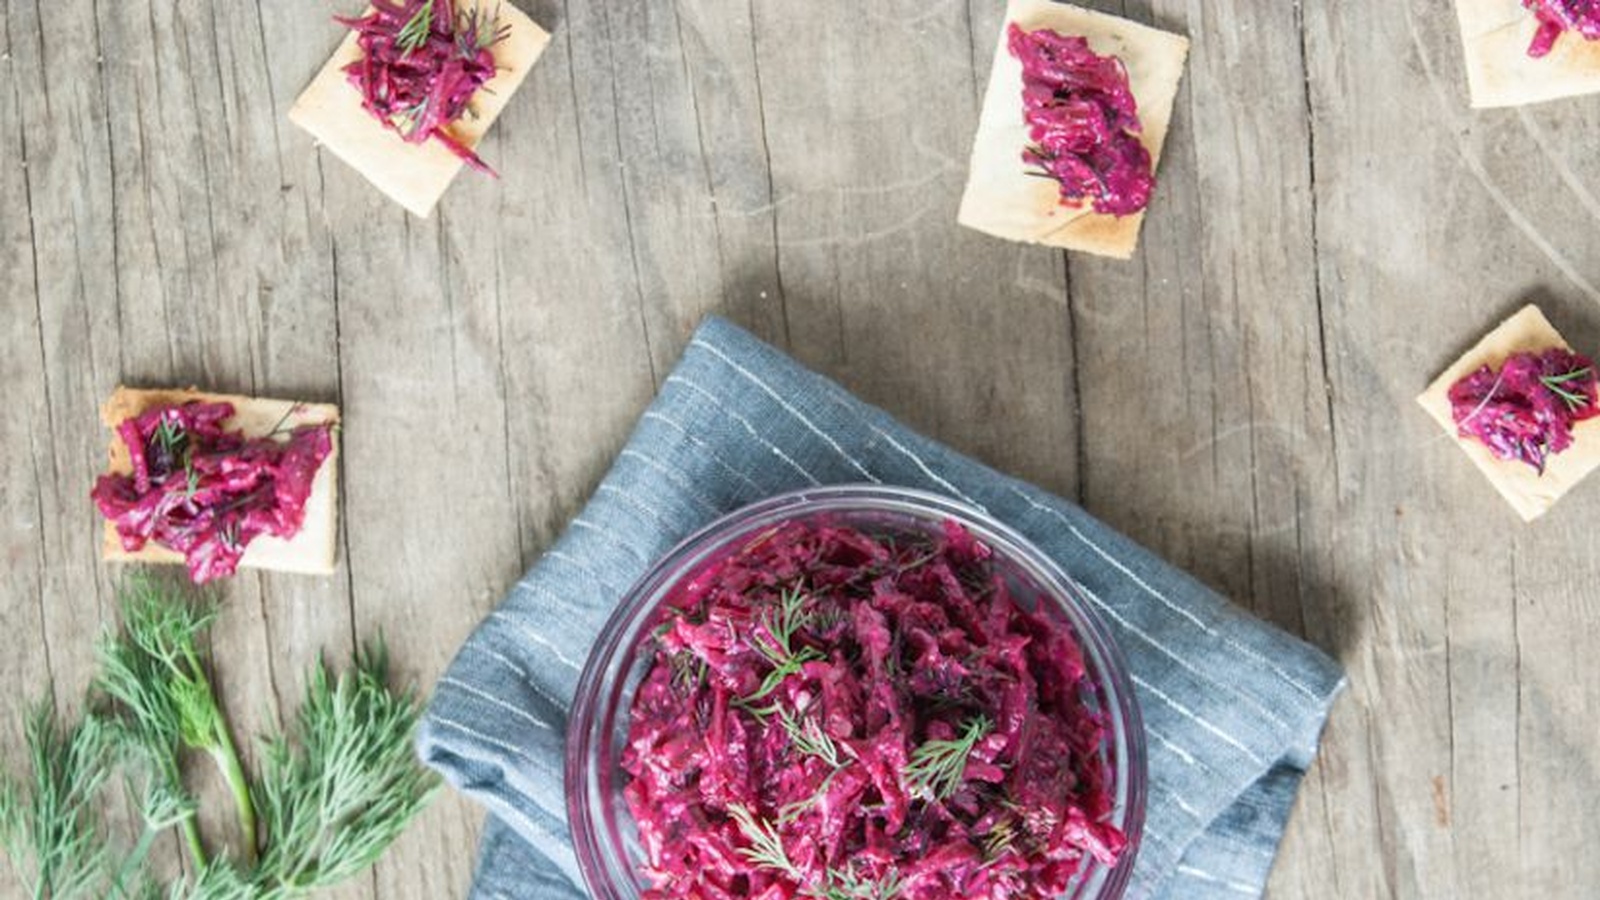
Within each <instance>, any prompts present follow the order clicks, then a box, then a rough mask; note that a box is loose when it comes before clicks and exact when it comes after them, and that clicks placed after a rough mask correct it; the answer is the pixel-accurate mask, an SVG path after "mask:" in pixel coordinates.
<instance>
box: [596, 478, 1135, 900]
mask: <svg viewBox="0 0 1600 900" xmlns="http://www.w3.org/2000/svg"><path fill="white" fill-rule="evenodd" d="M946 519H954V520H956V521H957V522H959V523H960V524H962V525H963V526H965V527H966V528H967V530H968V531H970V532H971V533H972V534H973V535H974V536H975V537H977V538H978V539H979V540H981V541H982V542H983V543H985V544H987V545H988V546H989V547H990V549H992V550H993V551H994V559H995V561H996V565H998V566H1000V567H1001V568H1002V570H1003V571H1005V572H1006V574H1007V575H1008V576H1009V577H1011V578H1012V579H1013V580H1014V584H1013V595H1014V597H1015V598H1016V600H1017V602H1018V603H1019V604H1022V605H1024V606H1026V605H1028V604H1029V602H1030V599H1031V600H1033V601H1034V602H1037V603H1045V604H1048V605H1049V607H1050V608H1051V609H1053V610H1055V611H1056V612H1057V613H1059V619H1060V620H1062V621H1064V622H1065V623H1066V624H1067V625H1068V626H1069V627H1070V628H1071V630H1072V632H1073V636H1074V638H1076V639H1077V641H1078V643H1079V644H1080V645H1081V647H1082V648H1083V656H1084V661H1085V663H1086V665H1087V668H1088V678H1087V679H1086V681H1085V684H1086V689H1085V690H1086V697H1085V699H1086V702H1087V703H1089V704H1090V705H1091V706H1093V707H1097V708H1098V709H1099V711H1100V713H1101V714H1102V715H1103V716H1104V717H1105V720H1106V726H1107V727H1106V739H1105V740H1104V741H1103V742H1102V745H1101V753H1102V754H1103V757H1104V759H1105V761H1106V763H1107V764H1108V766H1109V771H1110V772H1111V795H1112V797H1113V798H1114V801H1115V806H1114V809H1113V813H1112V817H1111V821H1112V823H1113V824H1115V825H1116V826H1117V827H1118V828H1120V829H1121V830H1122V831H1123V833H1124V834H1126V835H1127V836H1128V846H1127V848H1126V850H1125V851H1124V853H1123V855H1122V856H1121V857H1120V858H1119V859H1118V860H1117V863H1116V865H1114V866H1106V865H1104V864H1101V863H1098V862H1095V861H1094V860H1093V859H1092V858H1091V859H1090V860H1089V861H1088V863H1087V864H1086V865H1085V867H1084V869H1083V871H1082V872H1080V873H1079V875H1078V878H1077V880H1076V881H1075V882H1074V886H1073V888H1072V889H1071V890H1069V891H1068V892H1067V893H1066V894H1065V895H1064V896H1063V900H1115V898H1117V897H1120V896H1121V895H1122V892H1123V889H1124V887H1126V885H1127V882H1128V877H1129V875H1130V873H1131V872H1132V870H1133V862H1134V857H1135V856H1137V854H1138V849H1139V838H1140V832H1141V830H1142V827H1143V825H1144V804H1145V755H1144V728H1143V727H1142V725H1141V724H1140V720H1139V711H1138V707H1137V706H1136V705H1135V702H1134V697H1133V690H1132V685H1131V683H1130V682H1129V679H1128V674H1127V665H1126V663H1125V662H1124V660H1123V657H1122V654H1121V652H1120V651H1119V650H1118V649H1117V647H1116V645H1115V644H1114V643H1112V640H1111V637H1110V635H1109V634H1108V633H1107V631H1106V628H1105V626H1104V625H1103V624H1102V623H1101V621H1100V618H1099V616H1098V615H1096V614H1095V612H1094V611H1093V610H1092V609H1090V608H1089V606H1088V604H1087V603H1085V602H1084V601H1083V600H1082V595H1081V592H1080V590H1079V589H1078V588H1077V587H1076V586H1075V585H1074V583H1073V582H1072V580H1071V579H1070V578H1069V577H1067V575H1066V573H1064V572H1062V571H1061V569H1060V568H1059V567H1057V566H1056V565H1055V563H1053V562H1051V561H1050V559H1049V558H1048V557H1046V556H1045V555H1044V554H1043V553H1041V552H1040V551H1039V550H1037V549H1036V548H1034V546H1033V545H1032V544H1031V543H1029V542H1028V540H1027V539H1026V538H1024V537H1022V536H1021V535H1020V534H1018V533H1017V532H1015V531H1013V530H1012V529H1011V528H1009V527H1008V526H1006V525H1003V524H1001V523H999V522H997V521H995V520H994V519H993V518H991V517H990V516H988V515H987V514H985V513H983V512H981V511H979V510H977V509H974V508H972V507H970V506H967V505H965V504H961V503H957V502H955V501H952V500H949V499H947V498H945V497H941V496H939V495H936V494H930V493H926V492H923V491H914V490H908V489H903V488H893V487H884V486H881V485H842V486H837V487H819V488H809V489H805V490H800V491H795V492H792V493H787V494H781V495H778V496H776V497H772V498H770V499H767V500H763V501H761V502H759V503H755V504H752V505H750V506H747V507H744V508H743V509H740V510H736V511H735V512H732V513H730V514H728V515H726V516H724V517H722V518H720V519H718V520H716V521H715V522H712V523H711V524H710V525H707V526H706V527H704V528H702V529H700V530H699V531H698V532H696V533H694V534H693V535H691V536H690V537H689V538H687V539H686V540H684V541H683V543H681V544H679V545H678V546H677V547H676V548H675V549H673V550H672V551H671V552H669V553H667V555H666V556H664V557H662V558H661V559H660V560H659V561H658V562H656V564H655V565H654V566H652V567H651V568H650V570H649V571H648V572H646V573H645V575H644V576H643V577H642V578H641V579H639V581H638V583H636V584H635V585H634V586H633V588H632V589H631V590H629V592H628V593H627V594H626V595H625V596H624V597H623V598H622V600H621V602H620V603H619V604H618V605H617V609H616V611H615V612H613V613H612V615H611V618H610V619H609V620H608V621H607V622H606V625H605V628H604V629H603V630H602V631H601V632H600V637H599V640H598V641H597V642H596V643H595V646H594V650H593V651H592V652H591V653H590V655H589V659H588V662H587V664H586V665H585V666H584V669H583V674H582V675H581V676H580V678H579V680H578V689H577V694H576V697H575V699H574V701H573V706H572V716H571V719H570V724H569V727H568V731H567V758H566V795H567V816H568V821H569V822H570V824H571V829H572V838H573V842H574V844H575V849H576V851H577V859H578V865H579V868H580V869H581V870H582V872H583V877H584V881H585V882H587V884H588V888H589V893H590V894H591V895H592V896H593V897H594V898H595V900H638V898H639V897H640V896H641V894H642V893H643V891H644V890H645V889H646V888H647V887H648V885H647V883H646V882H645V881H644V879H643V876H642V875H641V874H640V864H641V862H642V860H643V850H642V848H641V847H640V845H639V841H638V834H637V831H636V830H635V828H634V825H633V819H632V815H631V814H630V813H629V811H628V808H627V805H626V804H625V803H624V802H623V799H622V788H623V786H624V784H626V779H627V777H628V776H627V773H625V772H624V771H623V770H622V768H621V754H622V748H623V746H624V744H625V742H626V737H627V731H628V711H629V709H630V708H631V707H632V705H633V695H634V689H635V688H636V687H637V685H638V684H639V682H640V680H641V679H642V677H643V675H644V673H645V671H646V669H647V668H648V664H649V655H648V654H643V655H641V654H640V653H639V650H640V647H641V645H643V644H645V642H646V641H647V640H648V637H649V634H650V632H651V630H652V629H653V628H654V627H655V625H656V624H657V622H658V619H659V616H660V614H661V607H662V605H663V603H664V601H665V600H666V598H667V597H669V596H670V595H671V594H672V593H673V592H674V589H675V588H676V587H677V586H678V585H679V584H681V583H683V582H684V581H686V580H688V579H689V578H691V577H693V576H694V575H695V574H697V573H698V572H700V571H701V570H703V569H704V568H705V567H706V566H708V565H710V564H713V563H715V562H716V561H718V560H720V559H722V558H723V557H725V556H727V555H730V554H731V553H733V552H735V551H737V550H738V549H739V548H741V547H742V546H743V545H744V544H745V542H747V541H748V540H750V539H751V538H752V537H754V536H756V535H758V534H760V533H762V532H763V531H765V530H767V529H769V528H772V527H774V526H776V525H778V524H781V523H784V522H789V521H794V520H821V521H826V522H829V523H836V524H845V525H851V526H854V527H857V528H864V529H868V530H878V531H891V532H897V533H908V532H909V533H926V534H938V533H939V532H940V528H941V525H942V523H943V522H944V521H945V520H946Z"/></svg>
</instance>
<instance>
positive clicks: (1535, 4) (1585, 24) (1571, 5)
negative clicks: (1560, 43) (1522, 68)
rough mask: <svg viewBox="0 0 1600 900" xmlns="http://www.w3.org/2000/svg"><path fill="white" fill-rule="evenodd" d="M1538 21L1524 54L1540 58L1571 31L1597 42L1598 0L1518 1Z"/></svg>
mask: <svg viewBox="0 0 1600 900" xmlns="http://www.w3.org/2000/svg"><path fill="white" fill-rule="evenodd" d="M1522 5H1523V6H1526V7H1527V8H1528V9H1530V10H1532V11H1533V14H1534V16H1536V17H1537V18H1538V20H1539V30H1538V31H1536V32H1534V35H1533V42H1532V43H1531V44H1530V45H1529V46H1528V55H1529V56H1532V57H1534V58H1538V57H1541V56H1544V55H1545V54H1547V53H1549V52H1550V51H1551V49H1552V48H1554V47H1555V45H1556V41H1557V40H1559V39H1560V38H1561V36H1562V35H1564V34H1566V33H1567V32H1569V31H1570V32H1572V33H1574V34H1577V35H1579V36H1581V37H1583V38H1584V39H1585V40H1589V41H1600V0H1522Z"/></svg>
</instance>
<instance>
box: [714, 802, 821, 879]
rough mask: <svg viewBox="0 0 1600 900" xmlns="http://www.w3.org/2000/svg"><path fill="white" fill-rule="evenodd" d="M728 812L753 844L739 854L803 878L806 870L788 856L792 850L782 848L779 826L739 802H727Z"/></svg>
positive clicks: (757, 862)
mask: <svg viewBox="0 0 1600 900" xmlns="http://www.w3.org/2000/svg"><path fill="white" fill-rule="evenodd" d="M728 816H729V818H731V819H733V821H734V822H735V823H736V824H737V825H738V826H739V833H740V834H743V835H744V839H745V840H747V841H749V842H750V846H748V847H740V848H739V850H738V853H739V855H740V856H742V857H744V858H745V859H747V860H749V861H750V862H752V863H754V864H756V865H758V866H761V867H763V868H767V869H776V870H778V871H780V872H782V873H783V874H785V875H787V876H789V877H790V878H792V879H794V880H795V881H802V880H804V878H805V873H804V872H802V871H800V867H799V866H796V865H795V864H794V862H793V861H791V860H790V859H789V852H788V851H787V850H785V849H784V848H783V836H782V835H780V834H778V826H776V825H774V824H772V823H771V822H768V821H767V820H765V819H762V818H758V817H757V816H756V814H755V813H753V812H751V811H750V808H749V807H747V806H745V805H743V804H740V803H731V804H729V805H728Z"/></svg>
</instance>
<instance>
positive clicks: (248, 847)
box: [184, 648, 256, 865]
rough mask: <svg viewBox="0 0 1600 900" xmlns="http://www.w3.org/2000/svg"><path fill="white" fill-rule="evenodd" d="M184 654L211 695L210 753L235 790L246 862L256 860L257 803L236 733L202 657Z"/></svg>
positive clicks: (230, 788)
mask: <svg viewBox="0 0 1600 900" xmlns="http://www.w3.org/2000/svg"><path fill="white" fill-rule="evenodd" d="M184 656H185V657H186V658H187V660H188V663H189V669H190V671H192V672H193V673H194V677H195V679H196V680H197V681H198V682H199V684H200V687H201V688H203V689H204V690H205V693H206V696H208V697H210V698H211V705H212V706H213V707H215V709H216V713H217V714H216V718H215V722H216V727H215V728H214V729H213V732H214V734H213V740H212V743H211V746H210V747H209V748H207V749H208V750H209V751H210V753H211V759H212V760H213V761H214V762H216V764H217V769H218V770H219V771H221V772H222V777H223V779H225V780H226V781H227V782H228V789H229V790H230V791H231V792H232V793H233V805H234V808H235V809H236V810H237V811H238V814H239V830H240V831H241V832H243V835H244V862H245V864H246V865H250V864H254V863H255V860H256V807H255V804H254V803H253V802H251V800H250V779H249V777H247V776H246V775H245V774H244V765H243V764H242V763H240V762H239V748H238V747H236V746H235V745H234V743H233V735H232V734H229V733H228V718H227V716H225V715H223V713H222V704H221V703H218V702H217V692H216V690H215V689H213V688H212V686H211V680H210V679H208V678H206V674H205V669H204V668H202V667H201V665H200V659H199V657H198V656H196V655H195V653H194V652H193V650H192V648H186V649H185V650H184Z"/></svg>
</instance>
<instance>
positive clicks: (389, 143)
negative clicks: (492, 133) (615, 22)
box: [289, 0, 550, 218]
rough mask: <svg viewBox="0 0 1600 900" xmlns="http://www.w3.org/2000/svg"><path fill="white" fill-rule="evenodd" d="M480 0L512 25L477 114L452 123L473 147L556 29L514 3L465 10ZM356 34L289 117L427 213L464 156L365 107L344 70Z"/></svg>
mask: <svg viewBox="0 0 1600 900" xmlns="http://www.w3.org/2000/svg"><path fill="white" fill-rule="evenodd" d="M479 6H485V7H492V8H494V9H496V10H498V12H499V17H500V18H499V22H500V24H502V25H509V26H510V31H509V32H508V33H507V34H506V37H505V38H504V39H503V40H501V41H499V42H497V43H495V44H494V46H492V47H490V48H489V52H490V53H492V54H493V55H494V59H495V64H496V65H497V66H498V67H499V72H497V73H496V74H495V77H494V78H492V79H490V80H489V82H488V83H487V84H485V85H484V86H483V87H482V88H480V89H479V90H478V92H477V93H476V94H474V95H473V98H472V109H473V111H475V112H476V113H477V115H476V116H473V115H471V114H467V115H463V116H461V118H459V119H457V120H456V121H455V122H453V123H451V125H450V128H449V130H450V133H451V134H452V135H453V136H454V137H455V138H456V139H457V140H459V141H461V143H462V144H463V145H465V146H466V147H468V148H470V149H476V148H477V146H478V144H479V142H480V141H482V140H483V136H484V135H485V134H486V133H488V131H489V126H491V125H493V124H494V120H495V119H496V118H498V117H499V115H500V111H501V110H502V109H504V108H505V105H506V103H507V102H509V101H510V100H511V95H512V94H514V93H516V90H517V88H518V87H519V86H520V85H521V84H522V80H523V79H524V78H526V77H527V75H528V71H529V70H530V69H532V68H533V64H534V63H535V62H536V61H537V60H538V59H539V55H540V54H541V53H543V52H544V48H545V47H546V46H547V45H548V44H549V43H550V35H549V33H547V32H546V31H545V30H544V29H542V28H540V27H539V26H538V25H536V24H534V21H533V20H532V19H530V18H528V17H527V16H526V15H524V14H523V13H522V11H520V10H518V9H517V8H516V7H515V6H512V5H511V4H510V3H506V2H502V0H461V2H460V4H459V7H460V9H462V10H470V9H473V8H476V7H479ZM368 11H370V9H369V10H368ZM357 39H358V38H357V35H356V33H355V32H354V31H352V32H349V33H348V34H346V35H345V38H344V41H343V42H342V43H341V44H339V49H337V50H335V51H334V53H333V58H331V59H329V60H328V62H327V64H326V65H324V66H323V67H322V71H320V72H318V73H317V77H316V78H313V79H312V80H311V84H310V85H309V86H307V87H306V89H305V91H304V93H302V94H301V95H300V98H299V99H298V100H296V101H295V103H294V107H293V108H292V109H290V110H289V121H291V122H293V123H294V124H296V125H298V126H300V127H301V128H304V129H305V130H306V131H308V132H310V133H311V136H312V137H314V138H316V139H317V140H318V141H319V142H320V143H321V144H322V145H323V146H325V147H327V148H328V149H329V150H332V151H333V153H334V155H335V156H337V157H339V158H340V159H342V160H344V161H345V162H346V163H349V164H350V166H351V167H352V168H354V169H355V170H356V171H357V172H360V173H361V174H362V175H364V176H366V179H367V180H368V181H370V182H372V183H373V185H374V186H376V187H377V188H378V190H380V191H383V192H384V193H385V194H388V195H389V197H390V198H392V199H393V200H394V201H395V202H397V203H399V204H400V205H401V206H404V207H405V208H406V209H408V210H410V211H411V212H412V213H413V214H415V215H417V216H420V217H422V218H427V217H428V215H429V214H430V213H432V212H433V207H434V205H435V204H437V203H438V202H439V198H440V197H441V196H443V195H444V192H445V189H446V188H448V187H449V186H450V182H451V181H452V180H454V178H455V177H456V173H457V172H459V171H461V167H462V166H463V165H465V163H464V162H463V161H462V160H461V158H460V157H458V156H456V155H455V154H454V153H451V152H450V151H449V150H448V149H446V148H445V147H444V146H443V145H441V144H440V143H439V142H438V141H433V140H428V141H424V142H422V143H420V144H412V143H409V142H407V141H406V140H405V139H404V138H402V137H400V135H398V134H396V133H395V132H394V131H393V130H391V129H389V128H387V127H385V126H384V125H383V124H382V123H380V122H379V121H378V120H377V119H375V118H373V116H372V114H371V113H369V112H367V111H366V109H364V108H363V107H362V105H361V92H360V91H358V90H357V89H356V88H355V86H354V85H352V84H351V83H350V81H349V77H348V76H347V75H346V74H345V73H344V71H343V69H344V67H345V66H347V65H349V64H350V63H352V62H355V61H356V60H358V59H360V58H361V48H360V47H359V46H357V43H356V42H357Z"/></svg>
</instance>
